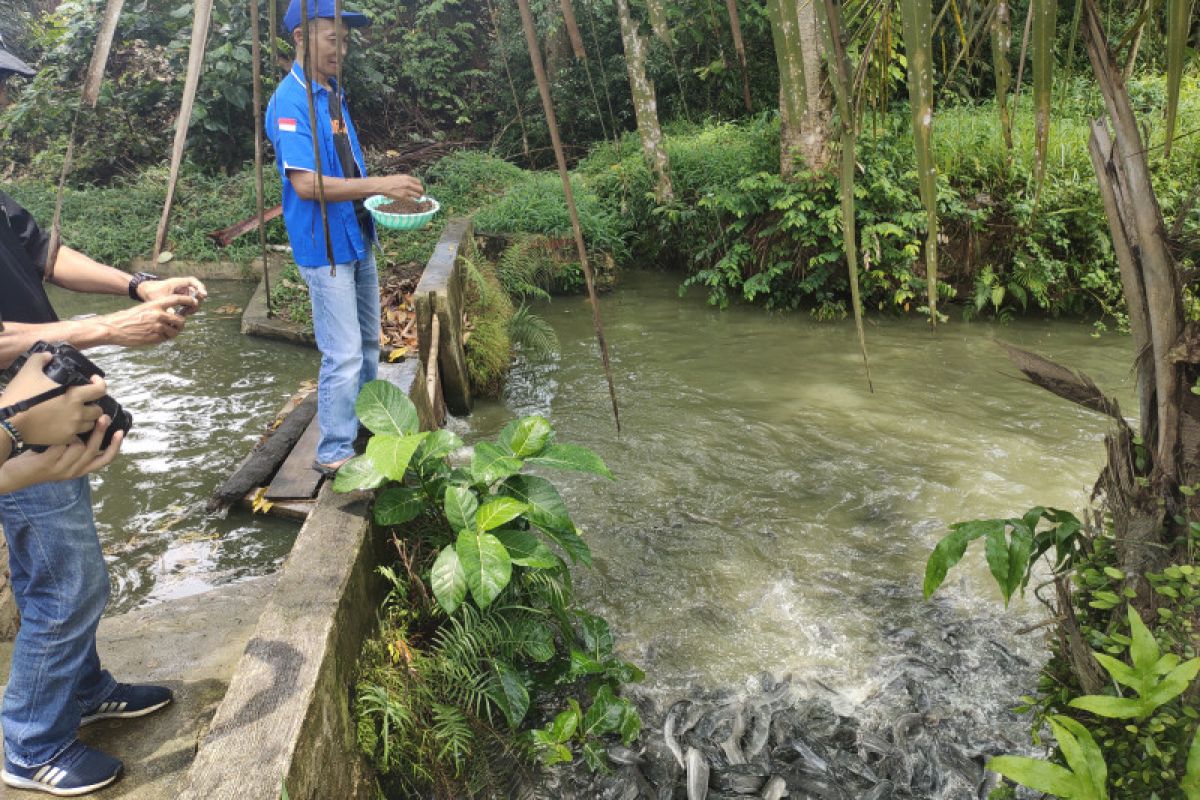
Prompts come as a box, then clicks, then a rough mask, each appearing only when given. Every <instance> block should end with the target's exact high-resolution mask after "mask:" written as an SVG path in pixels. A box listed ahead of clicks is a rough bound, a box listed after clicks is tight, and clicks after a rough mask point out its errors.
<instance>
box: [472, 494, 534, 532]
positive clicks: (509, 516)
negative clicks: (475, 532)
mask: <svg viewBox="0 0 1200 800" xmlns="http://www.w3.org/2000/svg"><path fill="white" fill-rule="evenodd" d="M527 508H529V506H527V505H525V504H524V503H522V502H521V501H520V500H516V499H514V498H512V497H495V498H492V499H491V500H489V501H487V502H486V503H484V504H483V505H482V506H480V508H479V511H478V512H477V513H476V514H475V526H476V527H477V528H478V529H479V530H481V531H490V530H492V529H494V528H499V527H500V526H501V525H503V524H505V523H506V522H512V521H513V520H514V519H516V518H517V517H519V516H521V515H522V514H524V513H525V509H527Z"/></svg>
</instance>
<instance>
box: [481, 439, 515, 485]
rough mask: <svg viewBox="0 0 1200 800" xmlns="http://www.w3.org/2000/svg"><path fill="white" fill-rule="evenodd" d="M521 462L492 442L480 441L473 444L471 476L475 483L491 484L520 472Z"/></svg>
mask: <svg viewBox="0 0 1200 800" xmlns="http://www.w3.org/2000/svg"><path fill="white" fill-rule="evenodd" d="M523 463H524V462H522V461H521V459H519V458H516V457H514V456H511V455H509V454H508V453H505V452H504V451H503V450H501V449H500V448H499V447H497V446H496V445H494V444H490V443H488V442H480V443H479V444H477V445H475V455H474V456H473V457H472V458H471V476H472V478H473V479H474V481H475V483H481V484H483V485H485V486H491V485H492V484H493V483H495V482H496V481H499V480H504V479H505V478H507V477H508V476H509V475H515V474H516V473H518V472H520V471H521V466H522V464H523Z"/></svg>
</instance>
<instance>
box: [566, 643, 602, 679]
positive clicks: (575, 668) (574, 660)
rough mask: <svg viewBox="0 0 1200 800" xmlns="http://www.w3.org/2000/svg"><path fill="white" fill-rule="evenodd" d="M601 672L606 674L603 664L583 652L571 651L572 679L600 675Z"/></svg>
mask: <svg viewBox="0 0 1200 800" xmlns="http://www.w3.org/2000/svg"><path fill="white" fill-rule="evenodd" d="M601 672H604V665H603V664H601V663H600V662H599V661H597V660H596V659H594V658H592V657H591V656H590V655H588V654H587V653H585V652H583V651H582V650H576V649H574V648H572V649H571V670H570V676H571V677H572V678H580V677H583V676H584V675H599V674H600V673H601Z"/></svg>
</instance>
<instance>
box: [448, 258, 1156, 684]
mask: <svg viewBox="0 0 1200 800" xmlns="http://www.w3.org/2000/svg"><path fill="white" fill-rule="evenodd" d="M676 285H677V280H676V278H674V277H672V276H661V275H655V274H644V273H643V274H633V275H629V276H627V278H626V279H624V283H623V285H622V287H621V288H620V289H619V290H618V291H617V292H616V293H614V294H613V295H611V296H608V297H606V298H605V299H604V300H603V311H604V315H605V321H606V326H607V334H608V338H609V342H610V345H611V349H612V356H613V371H614V374H615V376H616V382H617V393H618V398H619V400H620V403H621V409H622V423H623V427H624V433H623V434H622V435H621V436H620V437H617V436H616V434H615V433H614V429H613V423H612V419H611V414H610V410H609V401H608V396H607V390H606V387H605V382H604V377H603V373H602V371H601V367H600V361H599V357H598V354H597V348H596V345H595V343H594V338H593V335H592V331H591V315H590V312H589V309H588V307H587V305H586V303H585V302H583V301H580V300H578V299H570V298H568V299H559V300H556V301H555V302H553V303H550V304H546V305H543V306H540V307H539V308H538V309H537V310H538V312H539V313H540V314H543V315H544V316H546V317H547V318H548V319H549V320H550V322H551V323H552V324H553V326H554V328H555V329H556V330H557V332H558V335H559V337H560V339H561V342H562V349H561V353H560V355H559V356H558V357H557V358H555V359H554V360H553V361H552V362H550V363H542V364H522V365H520V366H519V368H518V369H517V372H516V373H515V375H514V376H513V378H512V380H511V382H510V385H509V388H508V390H507V394H506V397H505V399H504V401H503V402H502V403H491V404H485V405H481V406H479V407H477V409H476V413H475V414H474V415H473V416H472V417H471V418H470V419H468V420H461V421H457V422H456V423H455V424H456V425H457V426H459V430H460V432H462V433H463V435H464V437H465V438H467V439H468V440H474V439H478V438H480V437H485V436H492V435H494V434H495V432H496V431H498V430H499V429H500V427H502V426H503V424H504V423H505V422H507V421H508V420H509V419H511V418H512V416H513V415H515V414H527V413H535V412H536V413H542V414H545V415H546V416H548V417H549V418H550V420H551V421H552V422H553V423H554V425H555V426H556V428H557V429H558V431H559V438H560V439H561V440H563V441H572V442H578V443H581V444H586V445H588V446H590V447H592V448H594V449H595V450H597V451H598V452H600V453H601V454H602V455H603V457H604V458H605V459H606V461H607V462H608V464H609V465H610V467H611V468H612V469H613V471H614V472H615V473H616V475H617V477H618V480H617V482H615V483H608V482H605V481H602V480H599V479H591V478H588V477H585V476H577V475H573V474H560V475H559V477H558V478H557V480H558V481H559V482H560V485H562V486H563V487H564V497H565V498H566V500H567V503H568V505H569V507H570V508H571V509H572V510H573V512H574V513H575V516H576V519H577V521H578V523H579V524H580V525H581V527H582V528H583V529H584V531H585V533H586V536H587V539H588V541H589V543H590V545H591V547H592V549H593V551H594V554H595V562H596V567H595V569H594V570H593V571H591V572H587V571H583V572H581V574H580V576H579V588H580V591H581V593H582V596H583V597H585V598H587V602H588V603H589V604H590V605H592V606H593V607H594V608H596V609H597V610H599V611H600V612H602V613H604V614H605V615H606V616H607V617H608V618H609V619H610V620H611V621H612V623H613V625H614V627H615V629H616V631H617V633H618V634H619V638H620V641H621V646H622V647H623V648H624V650H625V652H626V654H627V655H628V656H631V657H633V658H634V659H635V660H637V661H639V662H640V663H642V664H643V665H644V666H645V667H647V669H648V672H650V674H651V675H652V676H653V678H652V679H653V681H654V682H655V683H656V684H658V685H659V686H660V687H661V688H663V689H664V690H667V691H671V690H673V689H674V688H676V687H678V688H682V687H683V686H684V685H686V684H687V683H689V682H693V681H695V682H699V683H702V684H705V685H712V684H715V683H730V682H734V683H737V682H740V681H742V680H744V679H745V678H746V677H747V676H750V675H756V674H757V673H758V672H759V671H761V670H772V671H775V672H777V673H778V672H783V671H786V670H791V671H793V672H795V673H797V674H802V675H806V676H810V677H821V678H823V679H824V680H826V681H827V682H829V683H831V684H834V685H836V686H837V687H838V688H840V689H843V690H845V691H848V692H850V693H852V694H854V693H858V692H859V691H860V690H861V689H862V687H863V685H864V684H865V683H866V682H867V678H868V676H869V675H870V674H871V672H872V670H873V667H874V665H875V664H876V663H877V658H878V657H881V656H882V655H884V653H883V651H884V650H885V649H886V645H885V644H884V643H883V642H884V640H883V637H882V633H883V632H884V631H887V630H892V631H894V630H895V629H896V628H900V627H912V628H913V629H914V630H915V631H916V633H917V634H918V635H936V631H935V630H933V627H934V626H936V624H937V622H936V619H935V618H937V615H938V614H940V615H942V616H941V617H940V618H941V619H945V618H946V617H945V615H947V614H948V615H950V616H951V617H953V618H964V617H972V616H974V615H985V616H994V615H996V614H997V613H998V609H999V608H1000V606H999V604H998V603H997V602H996V598H997V596H998V595H997V594H996V593H995V592H994V590H991V589H989V587H988V584H987V583H985V582H984V580H983V578H984V577H986V572H985V567H984V566H983V564H982V561H983V559H982V554H981V553H972V554H970V555H969V556H968V559H967V561H969V562H970V564H969V565H968V569H967V570H965V571H964V570H962V569H960V570H959V571H956V572H954V573H952V574H951V577H950V580H949V582H948V587H947V589H945V590H943V593H939V595H938V601H937V604H936V606H934V605H931V604H926V603H924V602H923V601H922V600H921V596H920V584H921V578H922V575H923V572H924V564H925V559H926V557H927V555H928V553H929V550H930V549H931V548H932V546H933V545H934V544H935V543H936V541H937V540H938V539H939V538H940V537H941V536H942V535H943V534H944V533H945V532H947V530H946V529H947V525H948V524H949V523H951V522H954V521H957V520H962V519H969V518H977V517H985V516H1008V515H1010V514H1012V513H1014V512H1020V511H1024V510H1025V509H1027V508H1028V507H1030V506H1032V505H1035V504H1045V505H1054V506H1060V507H1064V508H1068V509H1072V510H1078V509H1079V508H1080V507H1081V506H1082V504H1083V502H1084V500H1085V499H1086V497H1087V495H1088V493H1089V490H1090V487H1091V485H1092V483H1093V482H1094V480H1095V477H1096V475H1097V472H1098V469H1099V466H1100V463H1101V458H1102V454H1101V439H1102V436H1103V434H1104V432H1105V423H1104V421H1103V420H1102V419H1100V418H1099V417H1097V416H1095V415H1093V414H1090V413H1089V412H1086V411H1083V410H1081V409H1077V408H1075V407H1073V406H1071V405H1069V404H1068V403H1066V402H1064V401H1059V400H1056V399H1055V398H1053V397H1051V396H1050V395H1048V394H1047V393H1045V392H1043V391H1041V390H1039V389H1036V388H1034V387H1032V386H1030V385H1028V384H1027V383H1025V382H1023V381H1022V380H1019V379H1017V378H1016V377H1014V376H1015V374H1016V371H1015V369H1014V368H1012V367H1011V366H1010V365H1009V364H1008V362H1007V361H1006V360H1005V359H1004V358H1003V355H1002V353H1001V352H1000V350H999V349H998V348H997V347H996V346H995V345H994V344H993V343H992V341H991V340H992V339H993V338H994V337H1001V338H1004V339H1006V340H1008V341H1011V342H1014V343H1016V344H1018V345H1021V346H1024V347H1027V348H1030V349H1033V350H1036V351H1038V352H1041V353H1043V354H1045V355H1047V356H1049V357H1051V358H1055V359H1058V360H1060V361H1061V362H1062V363H1064V364H1067V365H1070V366H1072V367H1075V368H1078V369H1081V370H1083V371H1085V372H1087V373H1088V374H1090V375H1091V376H1092V377H1093V378H1094V379H1096V380H1097V382H1098V383H1099V384H1100V385H1101V387H1103V388H1104V389H1106V390H1107V391H1110V392H1112V393H1115V394H1116V395H1117V396H1118V397H1120V398H1121V400H1122V404H1123V405H1124V407H1125V408H1126V409H1134V408H1136V404H1134V403H1133V402H1132V400H1131V393H1132V392H1133V384H1132V381H1131V379H1130V375H1129V364H1130V347H1129V343H1128V339H1126V338H1123V337H1119V336H1116V335H1110V336H1106V337H1105V338H1103V339H1100V340H1095V339H1093V338H1091V336H1090V333H1091V329H1090V327H1089V326H1087V325H1086V324H1082V323H1078V322H1064V321H1038V322H1017V323H1014V324H1010V325H1006V326H997V325H992V324H987V323H973V324H964V323H961V322H954V323H952V324H950V325H947V326H945V327H943V328H941V329H939V330H938V331H937V332H936V333H933V332H931V331H929V330H928V328H927V327H926V325H925V324H924V323H923V322H921V321H919V320H908V319H888V318H883V319H876V320H873V321H872V322H871V323H870V324H869V326H868V344H869V347H870V351H871V357H872V374H873V377H874V383H875V393H874V394H870V393H868V391H867V387H866V382H865V380H864V378H863V371H862V366H861V361H860V358H859V355H858V351H857V344H856V340H855V337H854V330H853V324H852V323H851V322H846V323H844V324H828V323H816V322H814V321H812V320H811V319H810V318H808V317H807V316H806V315H804V314H792V315H786V316H780V315H770V314H766V313H764V312H762V311H761V310H759V309H732V310H729V311H725V312H719V311H716V310H713V309H710V308H708V307H706V306H705V305H704V304H703V300H702V299H701V298H699V297H698V296H696V295H693V296H690V297H688V298H685V299H680V298H679V297H678V296H677V294H676V291H675V287H676ZM935 608H936V610H937V614H933V613H931V609H935ZM1008 613H1009V614H1010V615H1012V617H1013V618H1015V619H1016V620H1018V623H1023V622H1027V621H1029V619H1031V618H1035V615H1037V614H1038V613H1039V608H1038V607H1037V606H1036V603H1034V602H1033V601H1032V600H1030V601H1027V602H1024V603H1021V602H1014V608H1013V609H1012V610H1011V611H1009V612H1008ZM1014 627H1015V626H1014ZM1029 639H1030V637H1025V638H1024V639H1023V640H1021V641H1015V642H1014V645H1013V646H1014V647H1018V648H1020V647H1025V649H1026V651H1027V652H1030V653H1034V652H1036V651H1037V648H1038V647H1039V645H1040V643H1039V642H1038V641H1028V640H1029ZM1022 642H1025V644H1023V643H1022Z"/></svg>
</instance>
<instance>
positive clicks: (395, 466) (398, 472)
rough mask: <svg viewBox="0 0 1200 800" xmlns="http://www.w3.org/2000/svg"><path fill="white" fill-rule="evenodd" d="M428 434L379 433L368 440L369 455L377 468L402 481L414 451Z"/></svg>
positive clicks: (389, 476)
mask: <svg viewBox="0 0 1200 800" xmlns="http://www.w3.org/2000/svg"><path fill="white" fill-rule="evenodd" d="M426 435H427V434H424V433H417V434H413V435H411V436H393V435H391V434H388V433H377V434H375V435H374V436H372V437H371V441H369V442H367V457H368V458H370V459H371V463H373V464H374V465H375V468H376V469H378V470H379V471H380V472H382V473H383V474H384V475H386V476H388V478H390V479H391V480H394V481H402V480H404V474H405V473H406V472H407V471H408V465H409V462H411V461H412V456H413V453H415V452H416V451H417V448H418V447H420V446H421V442H422V441H423V440H424V439H425V436H426Z"/></svg>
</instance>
